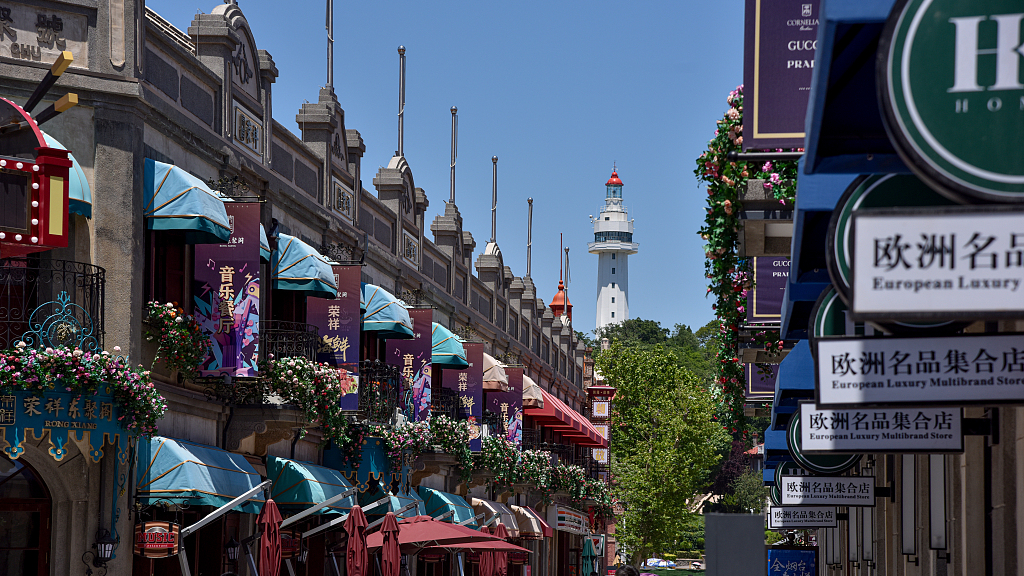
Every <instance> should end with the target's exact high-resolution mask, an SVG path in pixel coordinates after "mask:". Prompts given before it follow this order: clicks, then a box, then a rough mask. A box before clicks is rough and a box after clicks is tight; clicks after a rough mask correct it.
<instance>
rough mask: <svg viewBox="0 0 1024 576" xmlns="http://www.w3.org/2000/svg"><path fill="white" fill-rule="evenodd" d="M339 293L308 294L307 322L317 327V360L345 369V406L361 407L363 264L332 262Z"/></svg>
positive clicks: (349, 408) (343, 403)
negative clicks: (335, 263) (332, 296)
mask: <svg viewBox="0 0 1024 576" xmlns="http://www.w3.org/2000/svg"><path fill="white" fill-rule="evenodd" d="M333 269H334V282H335V284H337V286H338V297H337V298H334V299H333V300H330V299H327V298H306V322H308V323H309V324H312V325H314V326H316V327H317V329H318V330H319V334H320V341H319V342H318V343H317V348H316V361H317V362H325V363H327V364H330V365H332V366H337V367H338V369H339V370H344V371H345V374H343V375H342V385H343V386H345V385H346V384H347V389H346V390H345V393H344V395H343V396H342V397H341V399H340V405H341V408H342V410H358V409H359V322H360V312H359V297H360V276H361V274H362V267H360V266H333Z"/></svg>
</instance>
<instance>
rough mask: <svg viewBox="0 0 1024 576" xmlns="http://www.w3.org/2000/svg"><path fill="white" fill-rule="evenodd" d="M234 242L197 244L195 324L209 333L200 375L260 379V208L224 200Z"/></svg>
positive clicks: (249, 203) (247, 203)
mask: <svg viewBox="0 0 1024 576" xmlns="http://www.w3.org/2000/svg"><path fill="white" fill-rule="evenodd" d="M224 209H225V210H227V214H228V222H229V223H230V225H231V238H230V239H229V240H228V242H227V243H225V244H196V245H195V251H196V252H195V280H194V281H193V290H192V293H193V294H194V295H195V296H194V297H193V305H194V309H195V319H196V322H198V323H199V325H200V326H201V327H202V328H203V330H205V331H206V332H207V333H209V334H210V343H211V344H212V346H211V348H210V353H209V354H208V355H207V357H206V359H205V360H204V361H203V364H202V366H201V368H200V370H199V375H200V376H211V377H219V376H222V375H224V374H229V375H231V376H234V377H238V378H252V377H255V376H256V363H257V360H258V358H257V356H258V353H259V352H258V348H259V332H260V205H259V203H258V202H225V203H224Z"/></svg>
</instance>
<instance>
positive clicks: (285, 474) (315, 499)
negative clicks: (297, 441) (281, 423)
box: [267, 456, 356, 514]
mask: <svg viewBox="0 0 1024 576" xmlns="http://www.w3.org/2000/svg"><path fill="white" fill-rule="evenodd" d="M267 476H268V477H269V478H270V480H272V481H273V482H274V484H273V487H272V488H271V491H270V494H271V497H272V498H273V499H274V502H276V503H277V505H278V506H280V507H281V508H282V509H285V510H288V509H291V510H294V511H299V510H304V509H306V508H309V507H310V506H312V505H314V504H318V503H320V502H323V501H324V500H327V499H328V498H331V497H334V496H337V495H338V494H341V493H342V492H344V491H346V490H348V489H349V488H351V487H352V484H351V483H349V481H348V480H346V479H345V477H344V476H342V475H341V472H338V471H337V470H332V469H331V468H324V467H323V466H317V465H315V464H309V463H306V462H296V461H295V460H289V459H287V458H278V457H276V456H267ZM355 502H356V498H355V495H354V494H353V495H352V496H347V497H345V498H342V499H341V500H339V501H337V502H335V503H334V504H331V505H330V506H327V507H325V508H323V509H321V510H320V511H318V512H317V514H325V513H329V512H335V513H341V512H345V511H347V510H348V509H350V508H351V507H352V506H353V505H354V504H355Z"/></svg>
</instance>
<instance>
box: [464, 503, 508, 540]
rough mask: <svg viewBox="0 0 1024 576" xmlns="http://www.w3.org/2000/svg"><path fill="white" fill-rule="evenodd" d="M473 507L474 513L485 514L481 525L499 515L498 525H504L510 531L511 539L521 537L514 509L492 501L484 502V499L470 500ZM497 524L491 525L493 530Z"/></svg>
mask: <svg viewBox="0 0 1024 576" xmlns="http://www.w3.org/2000/svg"><path fill="white" fill-rule="evenodd" d="M470 503H471V504H472V505H473V511H474V512H475V513H476V514H483V515H484V517H483V520H481V521H480V522H481V523H486V522H487V521H488V520H490V519H491V517H492V516H494V515H495V514H497V515H498V522H497V523H498V524H504V525H505V529H506V530H508V535H509V536H510V537H511V538H518V537H519V523H518V522H516V515H515V513H514V512H512V509H511V508H509V507H508V506H506V505H505V504H502V503H501V502H494V501H491V500H484V499H482V498H473V499H472V500H470ZM494 526H495V524H491V528H492V529H493V528H494Z"/></svg>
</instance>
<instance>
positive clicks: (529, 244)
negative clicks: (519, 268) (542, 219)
mask: <svg viewBox="0 0 1024 576" xmlns="http://www.w3.org/2000/svg"><path fill="white" fill-rule="evenodd" d="M526 203H527V204H529V205H530V207H529V211H528V216H527V218H526V277H527V278H531V276H530V262H531V260H532V256H531V254H530V253H531V252H532V250H533V198H527V199H526Z"/></svg>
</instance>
